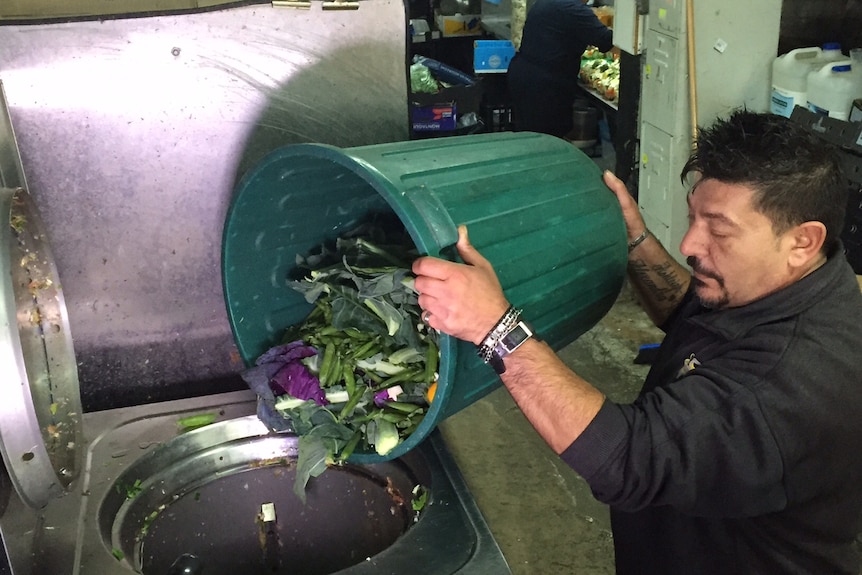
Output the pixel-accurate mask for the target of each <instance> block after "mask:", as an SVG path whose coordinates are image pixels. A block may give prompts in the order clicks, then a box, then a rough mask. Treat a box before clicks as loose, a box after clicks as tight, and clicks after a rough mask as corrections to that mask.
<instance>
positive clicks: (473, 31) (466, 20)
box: [435, 12, 482, 36]
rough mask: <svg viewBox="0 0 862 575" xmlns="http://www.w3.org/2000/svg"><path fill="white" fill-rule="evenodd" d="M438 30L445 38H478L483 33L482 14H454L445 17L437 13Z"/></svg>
mask: <svg viewBox="0 0 862 575" xmlns="http://www.w3.org/2000/svg"><path fill="white" fill-rule="evenodd" d="M435 20H436V22H437V29H438V30H440V34H442V35H443V36H478V35H480V34H481V33H482V16H481V14H453V15H451V16H444V15H442V14H440V13H439V12H436V13H435Z"/></svg>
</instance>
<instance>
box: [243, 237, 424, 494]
mask: <svg viewBox="0 0 862 575" xmlns="http://www.w3.org/2000/svg"><path fill="white" fill-rule="evenodd" d="M406 246H412V242H410V241H409V238H408V237H407V236H406V234H402V235H401V236H399V237H392V235H391V234H388V233H387V232H385V231H384V228H381V227H378V226H374V225H366V226H362V227H360V228H358V229H356V230H354V231H353V232H351V233H349V234H346V235H344V236H342V237H340V238H339V239H338V240H336V242H335V243H334V245H324V246H321V248H320V252H319V253H315V254H312V255H309V256H306V257H302V256H297V269H299V270H302V273H303V274H304V276H303V277H302V278H301V279H297V280H295V281H291V282H290V287H291V288H293V289H295V290H296V291H298V292H300V293H302V294H303V295H304V297H305V299H306V301H307V302H308V303H311V304H314V309H313V310H312V311H311V313H310V314H309V315H308V316H307V317H306V318H305V320H304V321H302V322H301V323H299V324H297V325H293V326H290V327H289V328H287V330H286V332H285V335H284V338H283V340H282V344H281V345H278V346H276V347H274V348H272V349H270V350H268V351H267V352H266V353H264V354H263V355H262V356H260V357H259V358H258V359H257V361H256V364H255V366H254V367H252V368H250V369H249V370H246V371H245V372H244V373H243V378H244V379H245V380H246V382H247V383H248V384H249V387H251V388H252V389H254V390H255V391H256V392H257V394H258V396H259V397H260V398H261V400H262V402H261V403H262V404H263V406H262V409H261V407H260V406H259V410H258V415H259V416H260V417H261V419H262V420H264V422H266V423H267V424H268V425H269V426H270V427H271V428H273V429H284V428H285V427H284V425H289V426H290V427H291V428H292V429H293V430H294V431H295V432H296V433H297V435H298V436H299V456H298V460H297V473H296V482H295V484H294V491H295V492H296V494H297V495H298V496H299V497H300V498H301V499H303V500H304V499H305V487H306V484H307V482H308V480H309V478H311V477H316V476H318V475H320V474H321V473H323V472H324V471H325V470H326V469H327V467H328V466H329V465H332V464H338V463H340V462H343V461H345V460H346V459H347V458H348V457H349V456H350V455H351V454H352V453H353V452H354V451H355V450H357V449H359V450H362V451H372V450H373V451H375V452H376V453H378V454H380V455H385V454H387V453H389V452H390V451H391V450H392V449H393V448H395V446H397V445H398V444H399V443H400V442H401V441H403V440H404V439H405V438H406V437H408V436H409V435H410V434H411V433H412V432H413V431H414V430H415V429H416V427H417V426H418V425H419V423H420V422H421V421H422V418H423V417H424V415H425V413H426V411H427V409H428V400H427V399H426V395H427V392H428V389H429V387H430V386H431V385H432V384H434V382H435V381H436V378H437V373H436V372H437V365H438V357H439V352H438V343H437V334H436V332H434V331H433V330H427V329H426V327H425V325H424V324H423V323H422V321H421V319H420V313H421V310H420V309H419V305H418V303H417V294H416V292H415V290H414V288H413V276H412V275H411V273H410V271H409V267H410V263H411V262H412V261H413V259H415V257H416V256H417V253H416V252H415V249H413V248H412V247H406ZM288 422H289V423H288Z"/></svg>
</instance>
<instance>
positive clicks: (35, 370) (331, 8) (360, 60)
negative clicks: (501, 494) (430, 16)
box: [0, 0, 508, 575]
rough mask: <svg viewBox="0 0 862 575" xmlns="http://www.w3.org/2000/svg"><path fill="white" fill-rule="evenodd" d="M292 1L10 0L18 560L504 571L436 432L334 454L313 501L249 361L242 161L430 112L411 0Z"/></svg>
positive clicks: (40, 565)
mask: <svg viewBox="0 0 862 575" xmlns="http://www.w3.org/2000/svg"><path fill="white" fill-rule="evenodd" d="M273 4H276V3H273ZM279 4H291V3H279ZM294 4H295V5H298V6H302V7H301V8H291V7H279V6H273V5H272V4H243V5H234V6H232V7H230V8H225V9H220V10H208V11H202V12H196V13H194V12H188V13H181V14H166V15H146V16H143V17H134V18H132V17H129V18H124V17H119V18H110V19H104V20H87V19H81V20H71V21H56V22H50V21H43V22H37V23H24V22H18V23H15V22H11V23H4V24H3V25H0V82H2V84H0V86H2V92H3V97H2V98H0V102H2V110H0V112H2V113H0V216H2V221H0V223H2V228H3V233H2V235H0V243H2V245H0V249H2V251H0V272H2V273H0V394H2V402H0V440H2V441H0V443H2V454H3V460H4V467H5V471H6V473H3V474H0V479H2V480H0V532H2V535H3V541H4V546H5V551H6V557H7V563H8V565H7V570H8V572H10V573H14V575H29V574H34V575H36V574H39V575H41V574H46V573H50V574H52V575H55V574H56V575H63V574H66V573H76V574H81V575H108V574H113V573H117V574H121V573H131V572H133V571H134V570H137V571H139V572H143V573H147V574H150V573H167V572H169V571H171V570H172V569H173V570H174V571H176V572H182V573H193V572H194V573H204V574H206V575H215V574H218V573H241V572H242V569H244V567H242V566H243V565H248V564H249V562H248V561H252V563H254V564H255V565H258V564H259V565H261V566H262V567H261V569H263V570H264V571H258V570H255V571H254V572H272V573H280V572H283V573H288V572H290V573H334V572H338V573H406V572H410V573H422V572H426V573H441V574H443V573H447V574H448V573H456V572H457V573H507V572H508V568H507V567H506V562H505V560H504V559H503V557H502V556H501V554H500V551H499V548H498V547H497V545H496V543H495V542H494V540H493V537H492V536H491V534H490V532H489V531H488V528H487V526H486V525H485V523H484V520H483V519H482V517H481V514H480V513H479V512H478V510H477V509H476V507H475V504H474V503H473V501H472V499H471V497H470V495H469V493H468V491H467V489H466V487H465V486H464V484H463V480H462V479H461V477H460V474H459V473H458V470H457V468H456V467H455V465H454V463H453V462H452V460H451V458H450V457H449V455H448V452H447V451H446V448H445V445H444V444H443V443H442V441H441V440H440V438H439V436H437V435H436V434H434V435H433V436H432V437H430V438H429V440H428V441H426V442H424V443H423V444H422V445H421V446H420V447H419V448H416V449H414V450H413V451H412V452H411V453H410V454H408V456H407V457H404V458H400V459H398V460H395V461H393V462H387V463H385V464H381V465H372V466H353V467H348V468H344V469H341V470H336V471H334V472H333V473H332V474H329V473H328V474H325V475H324V476H322V479H323V480H322V481H321V482H320V483H319V484H318V485H317V486H316V487H314V486H313V487H312V489H311V490H310V491H309V494H308V502H307V504H306V505H307V506H306V507H303V506H300V504H299V502H298V500H295V499H293V495H292V493H291V484H292V480H291V479H290V474H291V466H290V460H291V458H293V457H295V455H296V440H295V437H294V436H292V435H290V434H281V435H273V434H270V433H269V432H268V430H267V429H266V428H265V427H263V425H262V424H260V422H259V421H258V420H257V419H256V417H255V416H254V409H255V403H254V397H253V396H252V394H251V393H250V392H249V391H247V390H244V389H243V387H244V386H243V385H242V384H241V383H240V381H239V379H238V377H237V375H236V374H237V373H238V372H239V370H241V369H242V367H243V366H242V363H241V360H240V358H239V355H238V354H237V353H236V349H235V346H234V343H233V339H232V336H231V332H230V328H229V325H228V322H227V316H226V308H225V302H224V300H223V294H222V289H221V280H220V269H219V261H220V250H221V232H222V225H223V222H224V218H225V212H226V209H227V206H228V203H229V200H230V197H231V195H232V193H233V190H234V186H235V184H236V182H237V181H238V180H239V178H240V177H241V176H242V174H243V173H244V172H245V171H246V170H247V169H248V168H249V167H251V166H253V165H254V164H255V162H256V161H257V160H258V159H260V158H261V157H262V156H264V155H265V154H266V153H268V152H270V151H271V150H273V149H275V148H277V147H279V146H283V145H286V144H291V143H299V142H322V143H328V144H333V145H337V146H347V147H349V146H357V145H363V144H373V143H382V142H388V141H399V140H403V139H406V138H407V134H408V107H407V57H406V47H407V36H406V30H407V17H406V13H405V9H404V6H403V4H402V3H400V2H393V1H389V0H362V1H361V2H350V3H347V2H345V3H338V2H335V3H327V5H326V6H325V7H324V5H323V4H320V3H317V2H311V3H310V4H309V3H294ZM325 8H326V9H325ZM25 174H26V176H25ZM325 202H326V199H325V198H321V205H322V206H323V205H325ZM6 220H8V222H7V221H6ZM201 414H205V415H207V416H209V417H210V419H213V420H214V423H212V424H211V425H208V426H206V427H202V428H200V429H196V430H193V431H185V429H184V428H183V427H182V426H181V425H179V424H178V422H179V420H181V419H182V418H184V417H187V416H194V415H201ZM324 478H325V479H324ZM420 487H421V488H425V489H428V491H429V494H430V497H429V503H428V506H427V508H425V509H424V510H423V512H422V513H421V514H420V515H418V520H417V515H416V513H415V512H414V511H413V510H412V508H411V506H410V503H411V493H413V491H414V490H416V489H417V488H420ZM299 518H301V519H299ZM190 557H191V558H192V559H193V560H197V561H198V562H197V563H194V562H192V563H186V564H184V565H185V566H183V565H180V563H178V562H180V561H181V560H184V559H189V558H190ZM249 557H253V558H254V559H253V560H249ZM178 569H185V570H180V571H177V570H178ZM0 571H2V564H0Z"/></svg>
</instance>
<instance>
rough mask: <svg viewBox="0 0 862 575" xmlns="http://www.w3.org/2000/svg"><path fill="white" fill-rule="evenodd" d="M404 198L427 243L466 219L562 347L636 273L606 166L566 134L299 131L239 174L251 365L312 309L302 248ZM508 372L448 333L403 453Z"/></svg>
mask: <svg viewBox="0 0 862 575" xmlns="http://www.w3.org/2000/svg"><path fill="white" fill-rule="evenodd" d="M381 210H392V211H394V212H395V214H396V215H397V216H398V218H399V219H400V220H401V222H402V223H403V225H404V227H405V228H406V230H407V231H408V233H409V234H410V236H411V237H412V239H413V241H414V242H415V244H416V247H417V248H418V249H419V251H420V252H422V253H427V254H433V255H439V254H441V253H452V252H451V250H447V248H449V247H451V246H452V244H454V243H455V241H456V240H457V237H458V236H457V227H456V225H457V224H462V223H463V224H467V226H468V228H469V231H470V240H471V243H472V244H473V245H474V246H475V247H476V248H477V249H478V250H479V251H480V252H482V254H483V255H485V257H487V258H488V259H489V260H490V261H491V263H492V264H493V265H494V267H495V269H496V270H497V273H498V275H499V278H500V282H501V284H502V286H503V288H504V289H505V291H506V294H507V296H508V298H509V300H510V301H511V302H512V304H513V305H515V306H516V307H519V308H523V310H524V314H523V317H524V318H525V319H527V320H528V321H529V322H530V323H532V325H533V327H534V328H535V329H536V330H537V332H538V333H539V334H540V335H541V337H542V338H543V339H544V340H545V341H547V342H548V343H549V344H550V345H551V346H552V347H553V348H555V349H560V348H562V347H563V346H565V345H567V344H569V343H571V342H572V341H574V340H575V339H576V338H577V337H579V336H580V335H581V334H583V333H584V332H585V331H587V330H589V329H590V328H591V327H592V326H593V325H595V324H596V322H598V321H599V320H600V319H601V318H602V317H603V316H604V315H605V313H607V311H608V310H609V309H610V307H611V305H613V302H614V301H615V299H616V297H617V295H618V294H619V291H620V289H621V287H622V283H623V278H624V276H625V269H626V260H627V248H626V233H625V224H624V222H623V219H622V213H621V211H620V207H619V204H618V202H617V200H616V198H615V197H614V195H613V194H612V193H611V192H610V191H608V190H607V188H606V187H605V185H604V184H603V183H602V179H601V173H600V170H599V169H598V168H597V167H596V165H595V164H594V163H593V162H592V161H591V160H590V159H589V158H588V157H587V156H585V155H584V154H583V153H582V152H581V151H579V150H578V149H577V148H575V147H574V146H572V145H571V144H568V143H566V142H565V141H563V140H561V139H558V138H554V137H552V136H547V135H543V134H534V133H528V132H519V133H513V132H496V133H491V134H475V135H469V136H458V137H449V138H439V139H432V140H418V141H408V142H396V143H390V144H380V145H372V146H362V147H356V148H347V149H341V148H337V147H333V146H328V145H320V144H297V145H290V146H286V147H283V148H280V149H278V150H276V151H274V152H272V153H270V154H269V155H268V156H266V157H265V158H264V159H263V160H262V161H261V162H260V163H259V164H257V165H256V166H255V167H253V169H251V170H250V171H249V173H248V174H247V175H246V176H245V177H244V178H243V179H242V181H241V182H240V184H239V186H238V188H237V191H236V194H235V196H234V198H233V201H232V203H231V206H230V209H229V211H228V214H227V218H226V222H225V228H224V237H223V243H222V279H223V283H224V293H225V301H226V304H227V309H228V316H229V320H230V324H231V327H232V329H233V334H234V338H235V340H236V343H237V347H238V349H239V353H240V354H241V356H242V358H243V360H244V361H245V362H246V364H247V365H251V364H253V362H254V360H255V359H256V358H257V357H258V356H259V355H260V354H262V353H263V352H264V351H266V350H267V349H269V348H270V347H271V346H273V345H275V344H276V343H277V342H278V340H279V338H280V337H281V335H282V334H283V331H284V329H285V328H286V327H288V326H289V325H293V324H295V323H299V322H301V321H302V320H303V319H304V318H305V316H306V315H307V314H308V313H309V311H310V310H311V306H310V305H309V304H308V303H306V301H305V299H304V298H303V297H302V295H301V294H299V293H297V292H295V291H294V290H292V289H290V288H289V287H287V285H286V279H287V277H288V276H289V274H290V272H291V270H292V269H293V268H294V267H295V262H296V256H297V254H303V255H304V254H307V253H309V252H310V251H311V250H312V249H314V248H316V247H317V246H319V245H320V244H321V243H322V242H324V241H327V240H332V239H335V238H336V237H338V236H339V235H340V234H341V233H343V232H345V231H347V230H349V229H351V228H353V227H354V226H356V225H357V224H358V223H360V222H362V221H364V220H365V219H366V218H367V216H368V215H369V214H371V213H375V212H380V211H381ZM499 385H500V379H499V377H497V375H496V374H495V373H494V372H493V370H492V369H491V368H490V367H489V366H487V365H485V364H483V363H482V362H481V360H479V358H478V357H477V355H476V351H475V347H474V346H473V345H472V344H470V343H466V342H462V341H459V340H456V339H455V338H452V337H449V336H445V335H443V336H442V337H441V341H440V366H439V379H438V384H437V392H436V395H435V399H434V401H433V403H432V405H431V407H430V408H429V410H428V413H427V414H426V416H425V419H424V421H423V422H422V423H421V424H420V426H419V427H418V428H417V430H416V431H414V432H413V434H412V435H411V436H410V437H409V438H408V439H407V440H405V441H404V442H402V443H401V444H399V445H398V446H397V447H396V448H395V449H394V450H392V451H391V452H390V453H389V454H387V455H386V456H385V457H382V456H379V455H377V454H376V453H355V454H354V455H352V456H351V458H350V460H351V462H354V463H359V464H366V463H376V462H380V461H384V460H389V459H393V458H397V457H400V456H401V455H403V454H405V453H406V452H407V451H409V450H411V449H412V448H413V447H415V446H416V445H418V444H419V443H420V442H421V441H422V440H423V439H424V438H425V437H426V436H427V435H428V434H429V433H430V432H431V431H432V430H433V429H434V427H435V426H436V425H437V424H438V423H439V422H440V421H442V420H444V419H445V418H446V417H448V416H450V415H452V414H454V413H456V412H458V411H459V410H461V409H463V408H464V407H466V406H468V405H470V404H472V403H473V402H475V401H476V400H478V399H480V398H481V397H483V396H484V395H486V394H487V393H488V392H490V391H492V390H493V389H495V388H496V387H497V386H499Z"/></svg>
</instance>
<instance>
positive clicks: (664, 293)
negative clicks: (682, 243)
mask: <svg viewBox="0 0 862 575" xmlns="http://www.w3.org/2000/svg"><path fill="white" fill-rule="evenodd" d="M629 269H630V270H631V272H632V274H633V275H635V276H636V277H637V278H638V281H639V283H640V284H641V286H642V287H643V288H644V289H645V290H646V291H648V292H649V293H650V295H651V296H652V297H653V298H655V301H656V302H668V303H671V304H675V303H677V302H678V301H679V300H680V299H681V298H682V296H683V295H684V294H683V282H682V281H681V278H679V277H678V276H677V274H676V273H674V268H673V266H672V265H671V263H670V262H665V263H662V264H656V265H652V266H650V265H649V264H647V263H646V262H645V261H643V260H634V261H632V262H629ZM657 280H661V282H662V283H663V285H661V286H660V285H658V283H657Z"/></svg>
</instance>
